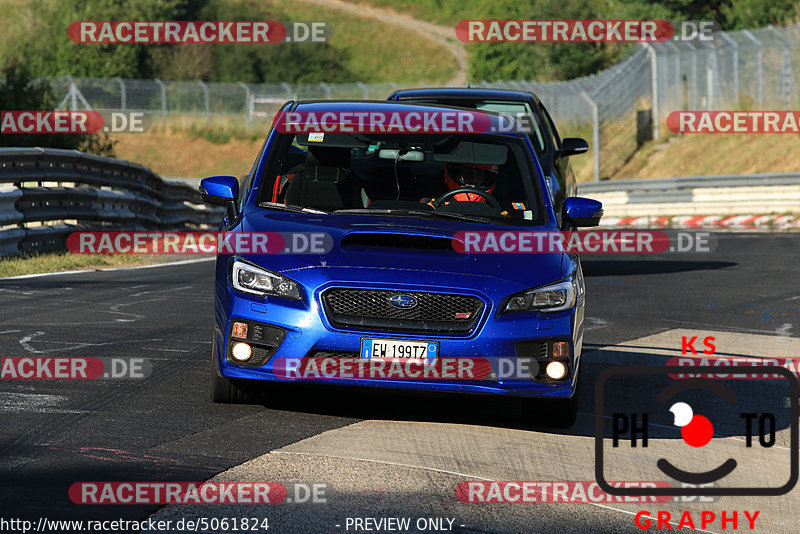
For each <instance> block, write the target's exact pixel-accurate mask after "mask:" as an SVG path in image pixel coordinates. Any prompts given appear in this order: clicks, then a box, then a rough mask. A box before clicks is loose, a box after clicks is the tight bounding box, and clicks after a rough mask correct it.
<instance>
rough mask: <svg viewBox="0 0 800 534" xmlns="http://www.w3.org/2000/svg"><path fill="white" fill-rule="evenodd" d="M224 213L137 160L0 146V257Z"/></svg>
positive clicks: (209, 221)
mask: <svg viewBox="0 0 800 534" xmlns="http://www.w3.org/2000/svg"><path fill="white" fill-rule="evenodd" d="M224 214H225V211H224V209H222V208H217V207H214V208H211V207H207V206H205V205H204V204H203V201H202V198H201V196H200V193H199V191H198V190H197V188H193V187H190V186H189V185H184V184H180V183H176V182H167V181H165V180H163V179H161V178H160V177H159V176H158V175H157V174H155V173H153V172H152V171H151V170H150V169H147V168H146V167H143V166H141V165H138V164H136V163H131V162H128V161H122V160H117V159H113V158H106V157H102V156H96V155H94V154H86V153H83V152H78V151H76V150H60V149H51V148H0V256H6V255H14V254H21V253H30V252H44V251H50V250H59V249H61V250H63V249H65V248H66V239H67V237H68V236H69V234H70V233H72V232H75V231H123V230H130V231H133V230H140V231H145V230H162V231H163V230H190V229H197V228H202V227H208V226H215V225H217V224H218V223H219V222H220V221H221V220H222V218H223V216H224ZM67 221H75V222H71V223H70V222H67ZM37 224H38V225H37Z"/></svg>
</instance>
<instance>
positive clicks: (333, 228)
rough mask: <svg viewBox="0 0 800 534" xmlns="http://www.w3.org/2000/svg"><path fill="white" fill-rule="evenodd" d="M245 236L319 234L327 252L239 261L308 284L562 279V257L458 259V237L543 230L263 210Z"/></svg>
mask: <svg viewBox="0 0 800 534" xmlns="http://www.w3.org/2000/svg"><path fill="white" fill-rule="evenodd" d="M244 221H245V222H244V224H243V226H242V231H244V232H322V233H325V234H328V235H329V236H330V237H331V239H330V242H331V243H332V248H331V250H330V252H328V253H326V254H259V255H255V254H249V255H246V256H245V259H246V260H248V261H250V262H253V263H255V264H257V265H261V266H263V267H266V268H267V269H270V270H273V271H276V272H280V273H283V274H285V275H286V276H289V277H291V278H293V279H295V280H297V281H298V282H300V283H302V284H305V285H307V286H310V287H313V286H319V285H323V284H325V283H327V282H332V281H333V282H343V283H354V284H355V283H359V282H364V281H370V282H376V283H383V282H386V283H398V284H409V285H420V284H423V285H429V284H432V283H435V284H438V285H439V286H447V287H464V288H479V287H487V286H489V287H498V286H502V287H503V290H505V291H508V292H516V291H519V290H522V289H527V288H530V287H536V286H539V285H542V284H546V283H549V282H552V281H555V280H559V279H560V278H563V277H564V276H566V275H567V274H569V273H568V272H564V269H566V268H568V267H566V264H568V263H569V262H566V261H565V258H564V254H563V253H560V252H559V253H546V254H545V253H542V254H508V253H469V254H466V253H460V252H456V251H455V250H454V249H453V248H452V244H451V239H452V237H453V235H455V234H456V233H457V232H460V231H488V230H491V231H514V230H524V231H543V230H553V228H549V227H519V226H504V225H487V224H480V223H471V222H464V221H457V220H453V221H451V220H442V219H436V220H433V219H408V218H399V217H382V216H376V215H367V216H363V215H338V216H331V215H311V214H304V213H285V212H275V211H269V210H260V211H258V212H250V213H248V214H247V216H246V217H244Z"/></svg>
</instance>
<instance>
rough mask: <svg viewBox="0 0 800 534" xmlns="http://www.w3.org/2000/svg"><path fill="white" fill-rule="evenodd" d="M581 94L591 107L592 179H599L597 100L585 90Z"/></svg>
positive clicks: (598, 114) (596, 180)
mask: <svg viewBox="0 0 800 534" xmlns="http://www.w3.org/2000/svg"><path fill="white" fill-rule="evenodd" d="M581 96H582V97H583V98H584V100H586V102H588V104H589V107H591V108H592V150H593V152H592V154H593V156H594V181H595V182H599V181H600V113H599V110H598V109H597V102H595V101H594V99H592V97H590V96H589V93H587V92H586V91H581Z"/></svg>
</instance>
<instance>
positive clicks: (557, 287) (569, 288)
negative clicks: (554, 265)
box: [503, 277, 578, 313]
mask: <svg viewBox="0 0 800 534" xmlns="http://www.w3.org/2000/svg"><path fill="white" fill-rule="evenodd" d="M577 292H578V288H577V283H576V282H575V280H574V279H573V278H572V277H570V278H569V279H568V280H564V281H561V282H556V283H555V284H549V285H546V286H542V287H537V288H536V289H531V290H529V291H525V292H523V293H517V294H516V295H514V296H512V297H511V299H510V300H509V301H508V304H506V307H505V309H504V310H503V311H507V312H515V311H540V312H545V313H551V312H560V311H564V310H569V309H570V308H572V307H573V306H574V305H575V295H576V294H577Z"/></svg>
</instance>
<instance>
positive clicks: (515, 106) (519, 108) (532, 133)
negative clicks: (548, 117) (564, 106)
mask: <svg viewBox="0 0 800 534" xmlns="http://www.w3.org/2000/svg"><path fill="white" fill-rule="evenodd" d="M476 108H477V109H479V110H481V111H495V112H498V113H507V114H509V115H512V116H513V117H514V118H515V119H516V120H517V122H519V123H520V126H522V129H523V131H524V132H525V133H527V134H528V137H529V138H530V140H531V144H532V145H533V148H534V150H536V153H537V154H543V153H544V152H545V151H546V150H547V144H546V143H545V140H544V135H546V134H543V133H542V125H541V124H539V117H538V115H536V114H535V113H534V112H533V110H532V109H531V108H530V106H529V105H528V103H527V102H507V101H488V100H487V101H484V102H480V103H479V104H478V105H477V106H476Z"/></svg>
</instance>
